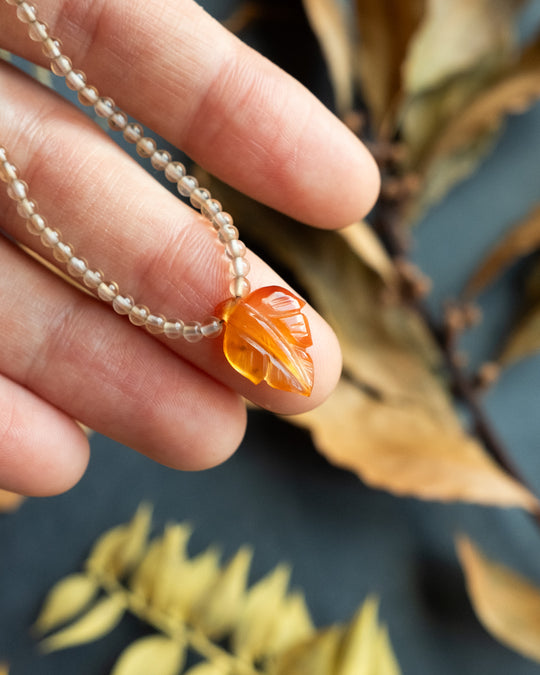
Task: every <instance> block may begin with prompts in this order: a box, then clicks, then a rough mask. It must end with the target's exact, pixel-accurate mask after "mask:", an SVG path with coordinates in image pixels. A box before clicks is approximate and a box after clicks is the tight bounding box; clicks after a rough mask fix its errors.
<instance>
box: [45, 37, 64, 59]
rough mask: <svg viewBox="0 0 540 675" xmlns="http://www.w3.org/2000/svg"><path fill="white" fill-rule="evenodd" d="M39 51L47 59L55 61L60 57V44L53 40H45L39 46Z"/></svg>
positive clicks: (58, 41)
mask: <svg viewBox="0 0 540 675" xmlns="http://www.w3.org/2000/svg"><path fill="white" fill-rule="evenodd" d="M41 51H42V52H43V54H45V56H46V57H47V58H48V59H57V58H58V57H59V56H61V55H62V43H61V42H60V40H56V39H55V38H51V37H49V38H46V39H45V40H43V44H42V45H41Z"/></svg>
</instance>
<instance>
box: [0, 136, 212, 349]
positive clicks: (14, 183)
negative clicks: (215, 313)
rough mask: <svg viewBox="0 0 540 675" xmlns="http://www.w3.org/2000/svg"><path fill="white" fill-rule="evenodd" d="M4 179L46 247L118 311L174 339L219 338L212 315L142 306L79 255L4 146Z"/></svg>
mask: <svg viewBox="0 0 540 675" xmlns="http://www.w3.org/2000/svg"><path fill="white" fill-rule="evenodd" d="M0 181H2V182H3V183H6V184H7V194H8V196H9V197H10V198H11V199H12V200H13V201H15V202H16V204H17V212H18V214H19V215H20V216H21V217H22V218H24V219H25V221H26V229H27V230H28V232H29V233H30V234H32V235H34V236H36V237H39V238H40V240H41V243H42V244H43V246H45V247H46V248H50V249H52V254H53V256H54V258H55V259H56V260H57V261H58V262H60V263H63V264H65V265H66V271H67V272H68V274H69V275H70V276H72V277H74V278H76V279H77V280H79V281H82V283H83V284H84V285H85V286H86V287H87V288H89V289H90V290H92V291H94V292H95V293H96V294H97V296H98V297H99V298H100V300H103V301H104V302H107V303H109V304H111V305H112V308H113V309H114V311H115V312H117V314H121V315H127V316H128V318H129V320H130V321H131V323H132V324H134V325H136V326H144V327H145V328H146V330H147V331H148V332H150V333H153V334H155V335H160V334H163V335H165V336H166V337H168V338H171V339H173V340H174V339H178V338H181V337H183V338H184V339H185V340H187V341H188V342H198V341H199V340H201V339H202V338H203V337H209V338H211V337H217V336H218V335H219V334H220V333H221V330H222V324H223V322H222V321H221V319H218V318H216V317H210V318H209V319H208V320H207V321H206V322H204V323H199V322H198V321H191V322H186V323H184V322H183V321H180V320H179V319H167V318H165V316H164V315H163V314H154V313H152V312H150V310H149V309H148V307H146V306H145V305H138V304H136V303H135V301H134V299H133V298H132V297H131V296H130V295H124V294H123V293H121V292H120V289H119V287H118V284H117V283H116V282H114V281H107V280H106V279H105V276H104V274H103V272H102V271H101V270H98V269H92V268H91V267H90V266H89V264H88V262H87V260H86V259H85V258H82V257H79V256H78V255H76V254H75V249H74V248H73V246H72V245H71V244H67V243H66V242H65V241H64V240H63V239H62V234H61V233H60V231H59V230H57V229H55V228H52V227H50V226H49V224H48V223H47V221H46V219H45V218H44V217H43V216H41V215H40V214H39V213H38V206H37V203H36V201H35V200H34V199H32V198H31V197H30V196H29V194H28V185H27V184H26V183H25V182H24V181H23V180H21V179H20V177H19V171H18V169H17V167H16V166H15V165H14V164H12V162H10V160H9V158H8V154H7V151H6V149H5V148H4V147H2V146H0Z"/></svg>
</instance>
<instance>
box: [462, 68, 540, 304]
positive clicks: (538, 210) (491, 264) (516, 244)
mask: <svg viewBox="0 0 540 675" xmlns="http://www.w3.org/2000/svg"><path fill="white" fill-rule="evenodd" d="M538 84H539V93H540V69H539V71H538ZM537 249H540V205H539V206H536V207H535V208H534V209H533V210H532V211H531V213H529V214H528V215H527V217H526V218H524V219H523V220H522V221H520V222H519V223H517V224H516V225H514V226H513V227H512V228H510V230H509V231H508V233H507V234H506V235H505V236H504V237H503V238H502V239H501V240H500V241H499V242H498V243H497V245H496V246H495V247H494V248H493V249H492V250H491V251H490V253H489V254H488V256H487V257H486V258H485V260H483V261H482V263H481V265H480V267H479V268H478V270H477V271H476V272H475V273H474V275H473V276H472V278H471V279H470V281H469V283H468V284H467V294H468V295H475V294H477V293H480V292H481V291H482V290H483V289H484V288H486V286H488V285H489V284H490V283H492V282H493V281H494V280H495V279H496V278H497V277H498V276H499V274H501V272H503V271H504V270H505V269H506V268H507V267H509V266H510V265H512V263H514V262H516V260H518V259H519V258H521V257H523V256H526V255H528V254H529V253H532V252H533V251H535V250H537Z"/></svg>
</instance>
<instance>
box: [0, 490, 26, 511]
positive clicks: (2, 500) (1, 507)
mask: <svg viewBox="0 0 540 675" xmlns="http://www.w3.org/2000/svg"><path fill="white" fill-rule="evenodd" d="M24 500H25V497H23V495H18V494H16V493H15V492H10V491H9V490H0V513H11V512H13V511H16V510H17V509H18V508H19V506H20V505H21V504H22V503H23V502H24Z"/></svg>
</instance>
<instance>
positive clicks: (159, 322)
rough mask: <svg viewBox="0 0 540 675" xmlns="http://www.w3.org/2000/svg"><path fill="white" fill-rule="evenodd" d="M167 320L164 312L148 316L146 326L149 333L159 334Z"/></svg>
mask: <svg viewBox="0 0 540 675" xmlns="http://www.w3.org/2000/svg"><path fill="white" fill-rule="evenodd" d="M166 322H167V319H166V318H165V317H164V316H163V314H149V315H148V316H147V317H146V323H145V327H146V330H147V331H148V332H149V333H153V334H154V335H159V334H160V333H163V330H164V328H165V323H166Z"/></svg>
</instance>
